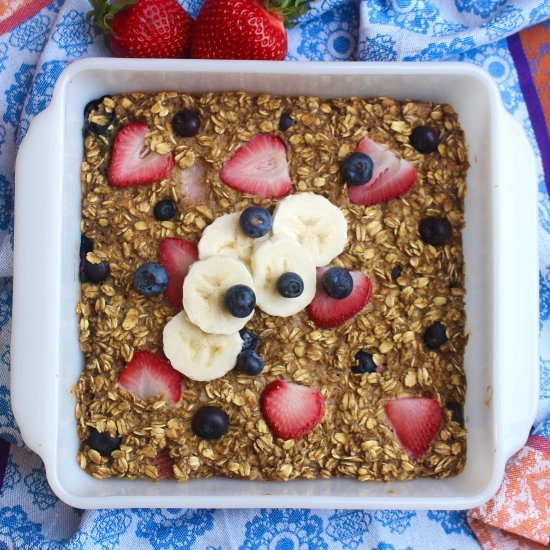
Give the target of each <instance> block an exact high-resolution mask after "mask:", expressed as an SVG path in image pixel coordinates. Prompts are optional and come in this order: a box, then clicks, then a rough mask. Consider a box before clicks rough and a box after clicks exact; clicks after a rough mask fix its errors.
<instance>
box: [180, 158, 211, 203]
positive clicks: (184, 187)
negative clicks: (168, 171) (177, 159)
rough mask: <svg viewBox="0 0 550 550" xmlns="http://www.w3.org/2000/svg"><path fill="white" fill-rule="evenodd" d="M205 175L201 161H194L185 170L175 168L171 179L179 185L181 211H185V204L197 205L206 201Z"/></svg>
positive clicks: (203, 163)
mask: <svg viewBox="0 0 550 550" xmlns="http://www.w3.org/2000/svg"><path fill="white" fill-rule="evenodd" d="M205 174H206V163H205V162H204V161H203V160H202V159H196V160H195V162H194V163H193V165H192V166H190V167H189V168H186V169H185V170H181V169H180V168H176V169H175V170H174V172H173V173H172V178H171V179H172V180H174V181H175V182H176V184H178V185H179V190H180V193H179V195H180V208H182V210H185V208H186V206H185V205H186V203H187V202H190V203H192V204H197V203H198V202H204V201H206V200H207V199H208V193H207V186H206V182H205Z"/></svg>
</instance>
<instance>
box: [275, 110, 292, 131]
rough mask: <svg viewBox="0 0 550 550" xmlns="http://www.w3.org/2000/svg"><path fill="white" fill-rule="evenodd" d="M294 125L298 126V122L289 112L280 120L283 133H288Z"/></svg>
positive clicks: (280, 128)
mask: <svg viewBox="0 0 550 550" xmlns="http://www.w3.org/2000/svg"><path fill="white" fill-rule="evenodd" d="M294 124H296V121H295V120H294V119H293V118H292V117H291V116H290V114H289V113H288V112H287V111H285V112H284V113H283V114H282V115H281V118H280V119H279V130H281V132H286V131H287V130H288V129H289V128H290V127H291V126H294Z"/></svg>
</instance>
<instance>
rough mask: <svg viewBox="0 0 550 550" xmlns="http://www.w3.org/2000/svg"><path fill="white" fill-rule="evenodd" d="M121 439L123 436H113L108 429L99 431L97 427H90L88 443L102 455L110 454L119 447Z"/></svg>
mask: <svg viewBox="0 0 550 550" xmlns="http://www.w3.org/2000/svg"><path fill="white" fill-rule="evenodd" d="M121 441H122V438H121V437H120V436H119V435H115V436H114V437H112V436H111V434H110V433H109V432H108V431H104V432H98V431H97V430H96V429H95V428H90V435H89V436H88V445H89V446H90V447H91V448H92V449H94V450H95V451H97V452H98V453H99V454H100V455H101V456H110V454H111V453H112V452H113V451H116V450H117V449H118V447H119V445H120V442H121Z"/></svg>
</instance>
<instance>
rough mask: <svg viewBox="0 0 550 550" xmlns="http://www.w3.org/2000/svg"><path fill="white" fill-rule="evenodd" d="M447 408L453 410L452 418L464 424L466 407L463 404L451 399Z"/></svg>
mask: <svg viewBox="0 0 550 550" xmlns="http://www.w3.org/2000/svg"><path fill="white" fill-rule="evenodd" d="M447 408H448V409H449V410H450V411H451V420H454V421H455V422H458V423H459V424H460V425H461V426H464V409H463V407H462V405H460V404H459V403H456V402H455V401H449V402H448V403H447Z"/></svg>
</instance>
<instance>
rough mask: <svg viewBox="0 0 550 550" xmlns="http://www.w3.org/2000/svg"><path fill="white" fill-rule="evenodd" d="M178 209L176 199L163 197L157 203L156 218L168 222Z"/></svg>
mask: <svg viewBox="0 0 550 550" xmlns="http://www.w3.org/2000/svg"><path fill="white" fill-rule="evenodd" d="M177 211H178V207H177V206H176V205H175V203H174V201H171V200H170V199H162V200H161V201H159V202H157V204H155V209H154V210H153V212H154V214H155V218H157V220H159V221H161V222H166V221H168V220H171V219H172V218H173V217H174V216H175V215H176V212H177Z"/></svg>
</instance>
